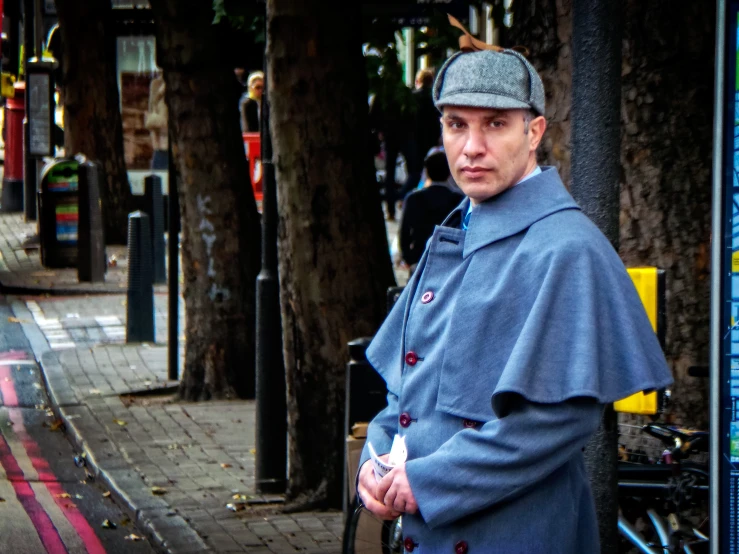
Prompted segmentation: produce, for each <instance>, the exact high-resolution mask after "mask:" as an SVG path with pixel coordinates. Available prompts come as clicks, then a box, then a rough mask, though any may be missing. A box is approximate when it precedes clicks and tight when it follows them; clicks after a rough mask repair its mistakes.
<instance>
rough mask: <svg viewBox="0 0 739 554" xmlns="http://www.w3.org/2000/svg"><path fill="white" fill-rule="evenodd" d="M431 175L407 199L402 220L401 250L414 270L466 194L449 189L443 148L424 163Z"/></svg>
mask: <svg viewBox="0 0 739 554" xmlns="http://www.w3.org/2000/svg"><path fill="white" fill-rule="evenodd" d="M423 165H424V167H425V168H426V174H427V175H428V181H427V183H426V186H425V187H424V188H422V189H420V190H416V191H413V192H412V193H411V194H409V195H408V197H407V198H406V199H405V204H404V208H403V217H402V218H401V220H400V253H401V256H402V258H403V261H404V262H405V263H406V264H408V266H409V267H410V268H411V271H412V270H413V268H414V266H415V265H416V264H417V263H418V260H420V259H421V254H423V250H424V248H426V241H427V240H428V239H429V237H430V236H431V235H432V234H433V232H434V227H435V226H436V225H440V224H441V222H442V221H444V219H446V216H448V215H449V213H450V212H451V211H452V210H453V209H454V208H456V207H457V206H458V205H459V203H460V202H461V201H462V199H463V198H464V196H463V195H462V194H459V193H457V192H453V191H452V190H450V189H449V185H448V184H447V180H448V179H449V175H450V171H449V162H448V161H447V159H446V154H444V152H435V153H433V154H431V155H430V156H429V157H427V158H426V160H424V163H423Z"/></svg>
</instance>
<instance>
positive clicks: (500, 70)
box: [434, 50, 545, 115]
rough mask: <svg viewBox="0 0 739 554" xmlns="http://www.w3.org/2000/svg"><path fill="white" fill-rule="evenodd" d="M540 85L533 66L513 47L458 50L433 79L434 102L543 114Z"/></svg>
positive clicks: (543, 101)
mask: <svg viewBox="0 0 739 554" xmlns="http://www.w3.org/2000/svg"><path fill="white" fill-rule="evenodd" d="M544 103H545V100H544V85H543V84H542V82H541V78H540V77H539V74H538V73H537V72H536V70H535V69H534V67H533V66H532V65H531V64H530V63H529V62H528V61H527V60H526V58H524V57H523V56H522V55H521V54H519V53H518V52H516V51H514V50H503V51H502V52H494V51H492V50H482V51H480V52H459V53H457V54H454V55H453V56H452V57H450V58H449V59H448V60H447V61H446V62H444V65H443V66H442V67H441V70H440V71H439V75H438V76H437V77H436V82H435V83H434V104H435V105H436V107H437V108H439V109H440V110H441V108H442V107H443V106H471V107H474V108H495V109H516V108H523V109H529V108H530V109H532V110H534V111H535V112H536V113H537V114H538V115H544Z"/></svg>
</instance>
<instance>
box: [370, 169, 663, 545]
mask: <svg viewBox="0 0 739 554" xmlns="http://www.w3.org/2000/svg"><path fill="white" fill-rule="evenodd" d="M468 205H469V200H468V199H465V200H464V201H463V202H462V204H461V205H460V206H459V207H458V208H457V209H456V210H455V211H453V212H452V214H451V215H450V216H449V217H448V218H447V220H446V221H445V222H444V223H443V224H442V225H441V226H438V227H437V228H436V229H435V231H434V234H433V236H432V237H431V239H430V240H429V242H428V245H427V248H426V252H425V253H424V255H423V257H422V258H421V261H420V262H419V266H418V270H417V271H416V273H415V274H414V276H413V278H412V279H411V281H410V282H409V283H408V285H407V286H406V288H405V290H404V292H403V294H402V295H401V297H400V298H399V300H398V302H397V303H396V305H395V307H394V308H393V310H392V311H391V312H390V314H389V315H388V317H387V319H386V320H385V322H384V324H383V325H382V327H381V328H380V330H379V331H378V333H377V334H376V336H375V338H374V339H373V341H372V343H371V344H370V346H369V348H368V350H367V358H368V360H369V361H370V363H371V364H372V366H373V367H374V368H375V369H376V370H377V371H378V372H379V373H380V374H381V375H382V377H383V378H384V379H385V381H386V383H387V388H388V406H387V407H386V408H385V410H383V411H382V412H380V414H378V416H377V417H376V418H375V419H374V420H373V421H372V423H371V424H370V426H369V429H368V442H371V443H372V445H373V446H374V448H375V450H376V451H377V452H378V453H380V454H382V453H386V452H389V450H390V445H391V443H392V439H393V437H394V435H395V434H396V433H397V434H400V435H401V436H404V437H405V440H406V446H407V449H408V461H407V463H406V472H407V476H408V480H409V482H410V485H411V490H412V491H413V494H414V496H415V498H416V500H417V502H418V506H419V512H418V513H417V514H415V515H408V514H406V515H405V516H404V517H403V535H404V541H405V542H404V544H405V547H406V550H408V551H413V552H416V553H419V552H420V553H422V554H432V553H433V554H435V553H448V554H453V553H455V554H466V553H467V552H470V553H478V552H480V553H490V554H496V553H500V554H503V553H505V554H517V553H520V554H528V553H537V554H542V553H563V554H569V553H573V554H574V553H578V554H579V553H590V552H593V553H597V552H599V551H600V549H599V543H598V527H597V521H596V517H595V510H594V505H593V500H592V494H591V491H590V486H589V483H588V478H587V475H586V472H585V466H584V460H583V454H582V449H583V447H584V446H585V444H586V443H587V441H588V439H589V438H590V436H591V435H592V433H593V432H594V431H595V430H596V429H597V428H598V425H599V423H600V418H601V415H602V409H603V406H604V405H605V404H607V403H611V402H614V401H616V400H620V399H622V398H625V397H627V396H629V395H630V394H632V393H635V392H638V391H641V390H652V389H660V388H663V387H666V386H667V385H669V384H670V383H671V382H672V378H671V374H670V371H669V368H668V367H667V364H666V362H665V359H664V355H663V353H662V350H661V348H660V345H659V342H658V341H657V338H656V336H655V334H654V332H653V331H652V328H651V325H650V323H649V320H648V319H647V316H646V313H645V311H644V308H643V306H642V304H641V301H640V299H639V297H638V294H637V292H636V290H635V288H634V285H633V284H632V281H631V279H630V278H629V276H628V274H627V272H626V270H625V268H624V265H623V263H622V262H621V260H620V258H619V257H618V255H617V253H616V252H615V251H614V250H613V248H612V246H611V244H610V243H609V242H608V240H607V239H606V238H605V237H604V236H603V235H602V233H601V232H600V231H599V230H598V229H597V228H596V227H595V225H594V224H593V223H592V222H591V221H590V220H589V219H588V218H587V217H586V216H585V215H584V214H583V213H582V212H581V211H580V209H579V207H578V206H577V204H576V203H575V201H574V200H573V199H572V197H571V196H570V195H569V193H568V192H567V190H566V189H565V187H564V186H563V184H562V182H561V180H560V178H559V175H558V174H557V172H556V170H555V169H553V168H543V172H542V173H541V174H539V175H537V176H535V177H532V178H530V179H528V180H526V181H524V182H522V183H519V184H518V185H516V186H515V187H512V188H510V189H508V190H506V191H505V192H503V193H501V194H499V195H497V196H495V197H493V198H491V199H490V200H488V201H486V202H483V203H481V204H480V205H478V206H476V207H475V208H474V209H473V211H472V214H471V219H470V222H469V229H468V230H467V231H463V230H462V229H460V228H459V221H460V217H461V214H463V213H466V211H467V207H468ZM368 458H369V453H368V450H367V447H365V450H364V452H363V455H362V458H361V460H360V465H361V463H363V462H364V461H366V460H367V459H368Z"/></svg>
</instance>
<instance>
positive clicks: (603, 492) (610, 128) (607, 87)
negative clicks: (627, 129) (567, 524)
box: [572, 0, 623, 553]
mask: <svg viewBox="0 0 739 554" xmlns="http://www.w3.org/2000/svg"><path fill="white" fill-rule="evenodd" d="M572 13H573V25H572V44H573V49H572V50H573V71H572V114H573V115H572V194H573V196H574V197H575V199H576V200H577V201H578V203H579V204H580V206H581V207H582V209H583V211H584V212H585V214H586V215H588V216H589V217H590V218H591V219H592V220H593V221H594V222H595V223H596V225H598V227H599V228H600V229H601V231H603V233H604V234H605V236H606V237H607V238H608V239H609V240H610V241H611V243H612V244H613V245H614V247H615V248H618V236H619V173H620V155H619V154H620V147H621V121H620V108H621V36H622V19H623V18H622V8H621V2H620V0H574V3H573V10H572ZM595 75H597V78H594V76H595ZM617 454H618V425H617V419H616V413H615V412H614V410H613V407H612V406H609V407H607V408H606V411H605V413H604V416H603V422H602V424H601V427H600V429H599V430H598V431H597V432H596V434H595V436H594V437H593V439H592V440H591V441H590V443H589V444H588V446H587V448H586V449H585V464H586V466H587V469H588V473H589V475H590V479H591V485H592V488H593V495H594V497H595V506H596V512H597V515H598V523H599V527H600V537H601V552H602V553H615V552H616V550H617V547H618V529H617V520H618V502H617V498H618V494H617V490H618V489H617V487H618V475H617V467H618V466H617V464H618V458H617Z"/></svg>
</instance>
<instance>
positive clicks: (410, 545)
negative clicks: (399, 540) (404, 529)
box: [403, 537, 416, 552]
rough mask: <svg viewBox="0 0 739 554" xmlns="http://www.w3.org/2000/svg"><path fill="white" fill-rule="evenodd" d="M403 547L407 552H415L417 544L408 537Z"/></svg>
mask: <svg viewBox="0 0 739 554" xmlns="http://www.w3.org/2000/svg"><path fill="white" fill-rule="evenodd" d="M403 547H404V548H405V551H406V552H413V551H414V550H415V548H416V543H415V542H413V539H412V538H410V537H406V538H405V540H404V541H403Z"/></svg>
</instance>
